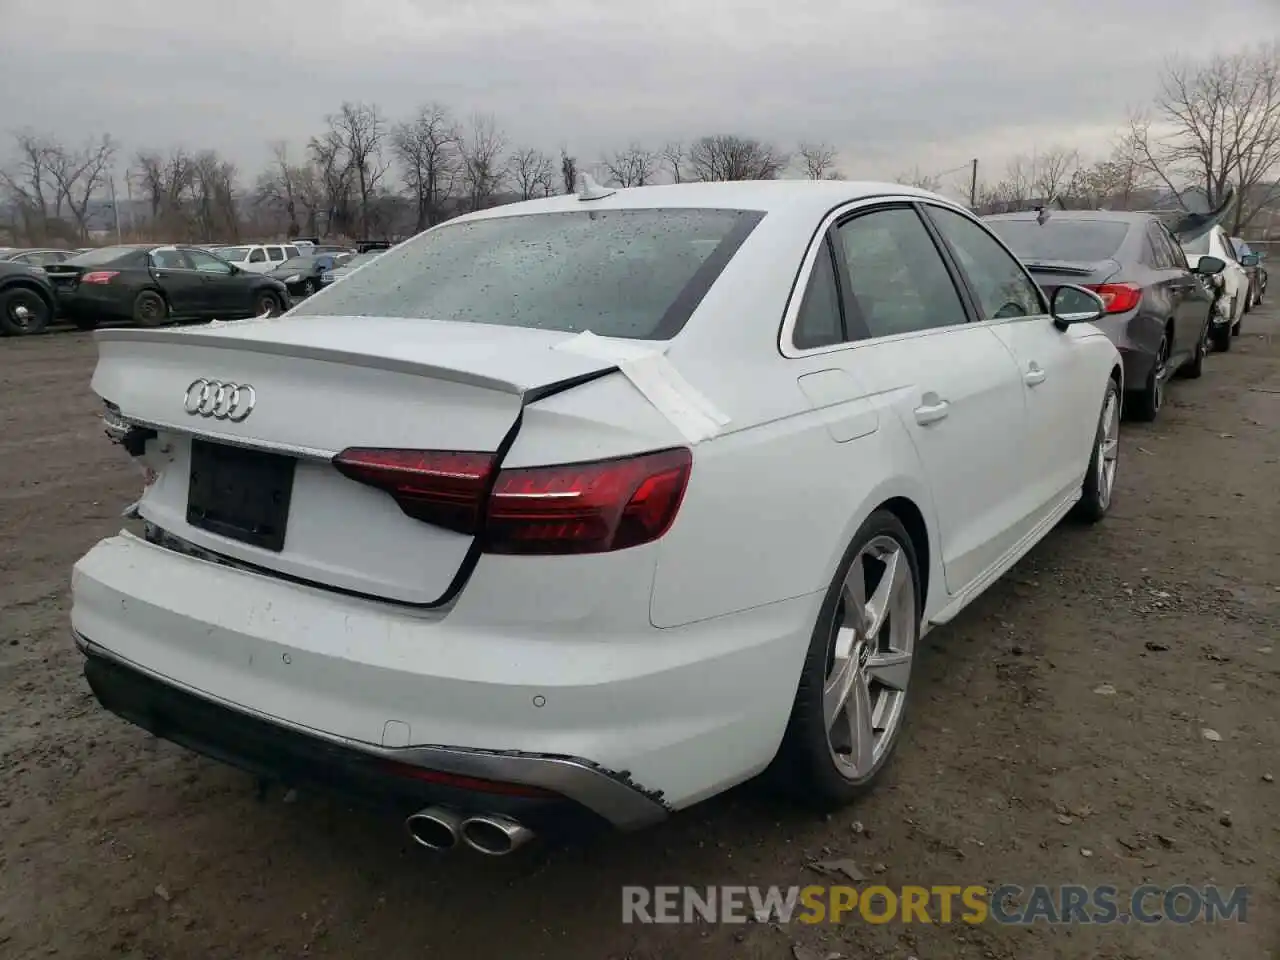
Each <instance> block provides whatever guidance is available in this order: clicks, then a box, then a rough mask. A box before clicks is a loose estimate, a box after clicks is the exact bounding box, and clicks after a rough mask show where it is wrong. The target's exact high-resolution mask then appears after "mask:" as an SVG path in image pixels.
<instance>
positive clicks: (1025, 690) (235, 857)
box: [0, 309, 1280, 960]
mask: <svg viewBox="0 0 1280 960" xmlns="http://www.w3.org/2000/svg"><path fill="white" fill-rule="evenodd" d="M94 356H95V348H94V343H93V340H92V338H91V337H90V336H88V335H82V334H76V333H70V332H61V331H59V332H56V333H53V334H51V335H48V336H43V337H37V338H32V339H29V340H0V957H4V958H13V960H18V958H27V957H47V956H59V957H72V958H80V957H86V958H98V957H103V958H117V957H128V958H144V957H145V958H188V957H191V958H197V957H198V958H220V957H236V958H259V957H304V956H305V957H333V958H339V957H340V958H364V957H368V958H377V960H396V958H401V957H415V958H416V957H477V958H486V960H487V958H495V960H496V958H504V957H521V958H536V957H548V958H560V957H564V958H577V957H584V958H587V957H589V958H617V960H621V958H624V957H625V958H633V960H659V958H663V960H665V958H675V957H686V956H691V957H706V958H710V960H730V958H734V960H737V958H746V960H750V958H760V960H773V958H779V960H781V958H794V957H804V958H807V957H817V958H827V957H832V956H835V955H842V956H844V957H849V958H860V957H877V958H881V957H883V958H902V960H905V958H908V957H916V958H919V960H952V958H974V960H982V958H986V960H1013V958H1019V960H1047V958H1051V957H1053V958H1076V957H1080V958H1097V960H1103V958H1108V960H1136V958H1152V960H1154V958H1161V960H1171V958H1184V957H1185V958H1204V957H1221V958H1230V960H1237V958H1238V960H1248V958H1255V957H1258V958H1262V957H1272V958H1276V957H1280V912H1278V909H1280V817H1278V815H1280V783H1278V782H1276V780H1275V778H1276V777H1280V700H1278V699H1277V696H1278V695H1280V652H1277V651H1278V649H1280V317H1278V315H1277V313H1276V312H1274V311H1272V310H1270V309H1263V310H1260V311H1258V312H1255V313H1253V314H1251V315H1250V316H1248V317H1247V318H1246V324H1245V330H1244V334H1243V335H1242V336H1241V337H1240V338H1239V339H1238V340H1237V341H1236V343H1235V347H1234V349H1233V350H1232V351H1231V352H1230V353H1227V354H1215V355H1213V356H1212V357H1210V358H1209V360H1208V362H1207V371H1206V373H1205V376H1204V377H1203V378H1202V379H1200V380H1198V381H1181V382H1176V383H1174V384H1173V386H1172V389H1171V391H1170V393H1171V397H1170V401H1169V405H1168V407H1167V408H1166V409H1165V411H1164V412H1163V413H1162V415H1161V417H1160V420H1159V422H1158V423H1157V424H1155V425H1154V426H1150V427H1145V426H1141V425H1135V424H1126V427H1125V430H1124V433H1123V452H1122V459H1121V469H1120V481H1119V489H1118V493H1117V499H1116V502H1115V506H1114V510H1113V513H1112V515H1111V516H1110V517H1109V518H1108V519H1107V521H1106V522H1105V523H1104V524H1103V525H1102V526H1101V527H1098V528H1092V529H1081V528H1076V527H1063V528H1062V529H1060V530H1058V531H1056V532H1054V533H1053V534H1051V535H1050V536H1049V537H1048V538H1047V540H1046V541H1045V542H1044V543H1042V544H1041V545H1040V546H1039V547H1037V548H1036V549H1035V550H1034V551H1033V552H1032V554H1031V555H1030V556H1029V557H1027V558H1026V559H1025V560H1024V561H1023V562H1022V563H1020V564H1018V566H1017V567H1016V568H1015V569H1014V570H1013V571H1012V572H1011V573H1010V574H1009V575H1008V576H1006V577H1005V578H1004V579H1003V580H1001V581H1000V582H999V583H998V584H996V586H995V587H993V588H992V589H991V590H990V591H989V592H988V593H987V594H986V595H985V596H984V597H982V598H981V599H980V600H979V601H978V602H977V603H976V604H974V605H973V606H972V607H970V608H969V610H968V611H966V612H965V614H963V615H962V616H961V617H960V618H959V619H958V621H957V622H956V623H954V624H952V625H951V626H949V627H947V628H944V629H940V630H938V631H936V632H934V633H933V634H932V635H931V637H930V638H929V639H928V640H927V641H926V642H925V651H924V653H923V660H922V662H921V664H920V665H919V668H918V672H917V674H916V684H917V686H916V688H915V696H914V701H913V702H914V708H913V709H914V713H913V716H912V720H911V723H910V724H909V727H908V732H907V737H906V740H905V741H904V743H903V744H902V749H901V750H900V753H899V755H898V757H897V759H896V761H895V764H894V766H893V767H892V769H891V771H890V772H889V774H888V777H887V780H886V781H885V782H884V783H883V785H882V787H881V788H880V789H878V790H877V791H876V792H875V793H874V794H873V795H872V796H871V797H870V798H868V799H866V800H865V801H864V802H862V803H861V804H859V805H858V806H857V807H856V808H854V809H849V810H847V811H846V812H843V813H841V814H839V815H836V816H832V817H830V818H822V817H815V816H813V815H812V814H806V813H802V812H799V811H796V810H794V809H792V808H790V807H788V806H786V805H784V804H781V803H780V802H778V801H776V800H772V799H770V798H769V797H768V796H767V795H765V794H764V793H763V792H762V791H761V790H759V789H758V788H753V787H751V786H747V787H745V788H742V789H739V790H736V791H734V792H732V793H731V794H730V795H728V796H725V797H722V798H719V799H717V800H714V801H711V802H709V803H706V804H704V805H703V806H701V807H698V808H696V809H694V810H691V811H688V812H686V813H684V814H682V815H680V816H677V817H675V818H674V819H673V820H672V821H670V822H668V823H667V824H665V825H663V826H660V827H658V828H656V829H653V830H650V831H648V832H646V833H644V834H642V835H633V836H625V837H618V838H616V839H610V840H607V841H605V842H602V843H598V844H595V845H593V846H591V847H587V848H579V849H573V850H560V851H555V852H553V853H550V854H547V855H537V854H536V853H535V854H532V855H530V856H517V857H511V858H505V859H502V860H483V859H481V858H479V857H476V856H474V855H467V854H463V853H457V854H452V855H447V856H444V857H437V856H434V855H431V854H429V853H428V852H427V851H424V850H421V849H418V848H415V847H412V846H411V845H410V844H409V843H408V842H407V841H406V839H405V837H404V835H403V833H402V831H401V829H400V825H399V824H398V823H390V822H384V821H380V820H377V819H375V818H371V817H370V816H369V815H368V814H366V813H363V812H356V811H352V810H349V809H347V808H346V807H344V806H343V805H342V804H341V803H339V802H336V801H333V800H331V799H328V798H324V797H320V796H313V795H310V794H303V795H301V796H296V795H287V794H284V793H283V792H281V791H276V792H273V793H270V794H269V795H268V796H267V798H266V799H265V800H259V799H258V798H257V795H256V792H255V786H254V783H253V782H252V781H251V780H250V779H249V778H247V777H246V776H244V775H242V774H240V773H238V772H236V771H234V770H230V769H227V768H224V767H222V766H219V765H218V764H216V763H213V762H209V761H206V760H204V759H202V758H199V757H197V756H194V755H191V754H189V753H186V752H185V751H183V750H181V749H179V748H177V747H174V746H171V745H169V744H166V743H161V742H157V741H155V740H154V739H152V738H150V737H148V736H147V735H145V734H143V733H142V732H140V731H138V730H136V729H134V728H132V727H130V726H128V725H127V724H125V723H124V722H122V721H119V720H117V719H115V718H114V717H112V716H110V715H108V714H106V713H104V712H103V711H102V710H101V709H99V708H98V706H97V705H96V703H95V702H94V701H93V700H92V698H91V697H90V694H89V692H88V689H87V687H86V685H85V683H84V681H83V679H82V678H81V675H80V660H79V656H78V655H77V654H76V652H75V651H74V649H73V647H72V644H71V641H70V639H69V637H68V628H67V612H68V605H69V601H68V572H69V570H70V568H71V565H72V563H73V562H74V561H75V560H76V558H77V557H78V556H79V555H80V554H81V553H82V552H83V551H85V550H86V549H87V548H88V547H89V546H90V545H91V544H92V543H93V542H94V541H96V540H97V539H99V538H100V537H103V536H105V535H108V534H111V533H113V532H114V531H115V530H116V529H117V528H118V527H119V525H120V521H119V519H118V515H119V512H120V509H121V508H122V507H123V506H124V505H125V504H126V503H127V502H128V501H129V500H130V499H132V495H134V494H135V493H136V492H137V490H138V488H139V478H138V475H137V474H136V472H135V469H134V468H133V467H132V466H131V465H130V464H129V463H127V458H126V457H125V455H124V454H123V453H122V452H121V451H119V450H118V449H117V448H114V447H112V446H111V445H110V444H109V443H108V442H107V441H106V440H105V439H104V438H103V436H102V433H101V429H100V425H99V423H98V421H97V419H96V414H97V406H98V404H97V401H96V399H95V398H94V397H93V395H92V394H91V393H90V391H89V387H88V384H89V375H90V371H91V369H92V366H93V362H94ZM1206 730H1208V731H1213V732H1214V733H1213V734H1210V735H1209V737H1213V736H1214V735H1215V734H1216V737H1217V739H1211V738H1207V737H1206V733H1205V731H1206ZM859 824H860V825H861V827H862V830H861V831H859V829H858V825H859ZM840 858H847V859H849V860H852V861H855V862H856V863H857V864H859V865H860V869H861V870H863V871H865V873H866V875H867V877H868V878H874V879H875V880H877V881H879V882H883V883H886V884H889V885H891V886H892V885H901V884H924V885H931V884H942V883H954V884H974V883H986V884H989V885H995V884H998V883H1002V882H1014V883H1034V882H1042V883H1048V884H1061V883H1072V882H1078V883H1109V884H1113V885H1115V886H1117V887H1120V888H1121V889H1128V888H1132V887H1135V886H1137V885H1139V884H1141V883H1143V882H1151V883H1155V884H1160V885H1164V886H1170V885H1174V884H1178V883H1191V884H1194V885H1201V884H1207V883H1217V884H1224V885H1235V884H1247V885H1249V886H1250V887H1251V890H1252V892H1251V898H1250V902H1249V908H1248V915H1247V919H1248V922H1247V923H1245V924H1237V923H1226V924H1222V923H1219V924H1216V925H1209V924H1196V925H1191V926H1178V925H1174V924H1169V923H1166V924H1161V925H1156V926H1138V925H1128V926H1108V927H1075V928H1070V929H1067V928H1061V927H1058V928H1050V927H1047V926H1043V925H1041V926H1038V927H1032V928H1017V927H1000V926H996V925H994V924H986V925H982V926H978V927H972V926H964V925H941V924H939V925H934V926H910V927H907V926H902V925H901V924H897V923H893V924H887V925H879V926H877V925H871V924H868V923H866V922H863V921H862V920H860V919H854V920H851V921H849V922H846V923H844V924H842V925H840V926H835V927H809V926H802V925H799V924H793V925H786V926H777V925H773V924H768V923H763V924H760V923H751V924H747V925H724V926H716V927H712V926H708V925H705V924H703V925H687V926H685V925H679V926H647V927H646V926H635V925H630V926H624V925H623V924H622V923H621V894H620V888H621V887H622V886H623V885H624V884H661V883H667V884H690V885H705V884H781V885H790V884H807V883H814V882H819V881H820V878H819V877H818V876H817V874H815V873H814V872H813V870H812V869H811V868H810V867H809V866H808V864H809V863H810V862H811V861H813V860H815V859H840Z"/></svg>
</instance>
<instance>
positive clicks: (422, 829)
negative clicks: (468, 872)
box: [405, 807, 533, 857]
mask: <svg viewBox="0 0 1280 960" xmlns="http://www.w3.org/2000/svg"><path fill="white" fill-rule="evenodd" d="M405 829H407V830H408V831H409V836H410V837H412V838H413V840H414V842H415V843H418V844H420V845H421V846H424V847H426V848H427V849H429V850H452V849H453V848H454V847H456V846H458V844H459V843H462V844H465V845H466V846H468V847H470V848H471V849H472V850H475V851H477V852H479V853H483V854H485V855H486V856H489V857H503V856H506V855H507V854H508V853H511V852H512V851H514V850H517V849H519V848H520V847H523V846H524V845H525V844H526V843H528V842H529V841H530V840H532V839H533V831H532V830H530V829H529V828H528V827H526V826H524V825H523V824H520V823H517V822H516V821H515V820H512V819H511V818H510V817H504V816H501V815H499V814H481V815H479V816H474V817H460V816H459V815H458V814H456V813H454V812H453V811H451V810H446V809H444V808H443V807H428V808H426V809H425V810H419V811H418V812H417V813H415V814H413V815H412V816H410V817H409V819H407V820H406V821H405Z"/></svg>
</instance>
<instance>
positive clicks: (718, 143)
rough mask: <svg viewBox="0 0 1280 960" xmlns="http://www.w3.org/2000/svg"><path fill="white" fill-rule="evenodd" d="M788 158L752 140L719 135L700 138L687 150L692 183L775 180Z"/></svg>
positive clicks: (771, 147)
mask: <svg viewBox="0 0 1280 960" xmlns="http://www.w3.org/2000/svg"><path fill="white" fill-rule="evenodd" d="M788 159H789V158H788V157H787V155H786V154H784V153H781V152H779V151H778V149H777V148H776V147H774V146H773V145H772V144H769V143H765V142H764V141H762V140H756V139H755V138H753V137H737V136H733V135H730V134H718V135H716V136H710V137H700V138H699V139H698V140H696V141H694V144H693V146H692V147H691V148H690V149H689V169H690V171H691V172H692V173H693V177H694V179H695V180H703V181H708V180H776V179H777V178H778V175H779V174H780V173H781V172H782V171H783V170H784V169H785V168H786V166H787V162H788Z"/></svg>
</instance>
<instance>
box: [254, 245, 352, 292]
mask: <svg viewBox="0 0 1280 960" xmlns="http://www.w3.org/2000/svg"><path fill="white" fill-rule="evenodd" d="M350 259H351V254H349V253H320V254H316V255H314V256H312V255H307V256H302V257H294V258H293V259H292V260H286V261H285V262H284V263H282V264H280V266H278V267H276V268H275V269H274V270H272V271H271V272H270V273H268V274H267V276H268V277H274V278H275V279H277V280H279V281H280V282H281V283H283V284H284V285H285V286H286V287H288V288H289V296H291V297H309V296H311V295H312V294H313V293H315V292H316V291H317V290H319V289H320V287H321V285H322V284H321V282H320V278H321V277H323V276H324V275H325V274H326V273H328V272H329V271H330V270H333V269H334V268H335V267H340V266H342V265H343V264H345V263H346V262H347V261H348V260H350Z"/></svg>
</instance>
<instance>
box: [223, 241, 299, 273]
mask: <svg viewBox="0 0 1280 960" xmlns="http://www.w3.org/2000/svg"><path fill="white" fill-rule="evenodd" d="M213 252H214V253H216V254H217V255H218V256H219V257H221V258H222V259H223V260H226V261H227V262H229V263H234V264H235V265H236V266H237V267H239V268H240V269H241V270H248V271H249V272H250V273H269V272H270V271H272V270H274V269H275V268H276V267H278V266H280V264H282V263H284V262H285V261H286V260H292V259H293V258H294V257H296V256H299V255H300V248H299V247H297V246H295V245H294V244H292V243H246V244H237V245H235V246H232V247H218V248H217V249H215V250H214V251H213Z"/></svg>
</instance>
